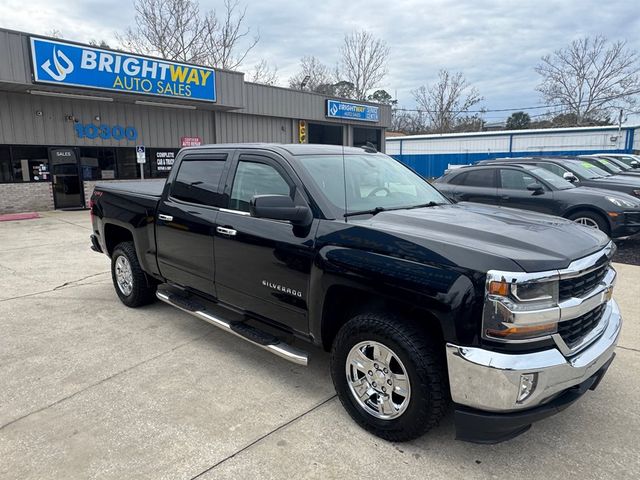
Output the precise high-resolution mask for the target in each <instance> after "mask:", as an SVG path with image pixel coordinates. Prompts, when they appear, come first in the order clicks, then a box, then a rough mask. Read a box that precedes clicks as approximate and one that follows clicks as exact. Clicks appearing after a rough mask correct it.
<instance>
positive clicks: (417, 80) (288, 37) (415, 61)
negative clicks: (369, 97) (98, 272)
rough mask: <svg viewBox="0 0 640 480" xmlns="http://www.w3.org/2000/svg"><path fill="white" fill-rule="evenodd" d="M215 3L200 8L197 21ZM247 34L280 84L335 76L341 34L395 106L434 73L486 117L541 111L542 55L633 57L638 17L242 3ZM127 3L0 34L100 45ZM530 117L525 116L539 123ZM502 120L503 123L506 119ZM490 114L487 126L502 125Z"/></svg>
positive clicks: (453, 4) (575, 11)
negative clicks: (381, 64) (456, 79)
mask: <svg viewBox="0 0 640 480" xmlns="http://www.w3.org/2000/svg"><path fill="white" fill-rule="evenodd" d="M221 3H222V2H221V1H219V0H218V1H215V0H201V1H200V6H201V11H206V10H209V9H211V8H215V7H219V6H220V4H221ZM246 4H247V25H248V26H250V27H252V29H254V30H256V31H259V33H260V37H261V40H260V43H259V44H258V46H257V47H256V48H255V49H254V51H253V52H252V54H251V55H250V57H249V58H248V59H247V61H246V64H245V68H243V69H241V70H244V71H248V70H249V69H250V67H251V65H252V64H253V63H256V62H257V61H259V60H260V59H261V58H264V59H266V60H267V61H268V62H269V63H270V64H272V65H277V67H278V72H279V78H280V84H282V85H286V84H287V79H288V78H289V76H291V75H292V74H293V73H295V71H296V70H297V64H298V61H299V58H300V57H302V56H304V55H315V56H317V57H318V58H320V59H321V60H322V61H323V62H325V63H326V64H328V65H330V66H333V65H335V63H336V62H337V61H338V57H339V48H340V45H341V43H342V40H343V35H344V33H345V32H349V31H352V30H355V29H366V30H369V31H370V32H372V33H374V34H375V35H376V36H378V37H380V38H382V39H384V40H385V41H386V42H387V44H388V45H389V47H390V49H391V57H390V60H389V74H388V76H387V78H386V79H385V80H384V81H383V83H382V84H381V85H380V87H381V88H384V89H386V90H387V91H389V93H391V95H392V96H396V95H397V98H398V100H399V104H400V106H404V107H407V108H413V107H414V106H415V103H414V101H413V98H412V95H411V90H412V89H415V88H416V87H418V86H420V85H423V84H428V83H430V82H432V81H433V80H434V78H435V77H436V75H437V72H438V70H439V69H442V68H446V69H449V70H452V71H461V72H463V73H464V74H465V75H466V77H467V79H468V80H469V82H470V83H471V84H473V85H474V86H476V87H477V88H478V90H479V91H480V93H481V95H483V96H484V97H485V100H484V102H483V103H482V105H483V106H485V107H486V108H489V109H498V108H514V109H517V107H524V106H530V105H539V104H541V103H542V100H541V98H540V97H539V95H538V94H537V92H536V91H535V86H536V84H537V83H538V78H537V74H536V73H535V72H534V70H533V68H534V66H535V65H536V63H537V61H538V59H539V58H540V57H541V56H542V55H544V54H545V53H549V52H552V51H553V50H555V49H557V48H560V47H563V46H564V45H566V44H567V43H569V42H570V41H571V40H573V39H576V38H579V37H581V36H585V35H596V34H603V35H605V36H607V37H608V38H610V39H616V40H617V39H626V40H627V41H628V42H629V45H630V46H631V47H632V48H634V49H638V50H640V35H639V32H640V15H639V14H638V9H637V7H638V5H637V3H636V2H633V1H631V0H626V1H623V0H609V1H608V2H602V1H593V0H563V1H557V0H556V1H553V0H537V1H498V0H495V1H489V0H473V1H472V0H457V1H446V0H423V1H411V0H395V1H389V0H387V1H378V0H368V1H364V0H351V1H349V0H320V1H318V0H316V1H313V2H309V1H304V0H303V1H298V2H292V1H290V0H289V1H283V0H262V1H254V0H246ZM133 15H134V13H133V8H132V1H131V0H112V1H110V2H104V0H100V1H97V0H89V1H84V0H83V1H80V2H78V1H72V0H55V1H51V0H47V1H43V0H29V1H25V0H3V1H2V2H1V3H0V26H2V27H5V28H11V29H16V30H24V31H27V32H33V33H41V34H44V33H47V32H50V31H51V30H52V29H57V30H60V32H61V33H62V36H63V38H66V39H71V40H76V41H80V42H87V41H89V40H90V39H104V40H106V41H107V43H109V44H110V45H111V46H116V45H117V42H116V40H115V33H116V32H118V31H122V30H123V29H124V27H125V26H126V25H129V24H132V22H133ZM539 112H540V111H532V112H531V113H532V114H533V113H539ZM507 115H508V114H507ZM507 115H505V114H499V113H488V114H487V115H486V119H487V120H488V121H494V120H499V119H502V118H504V117H505V116H507Z"/></svg>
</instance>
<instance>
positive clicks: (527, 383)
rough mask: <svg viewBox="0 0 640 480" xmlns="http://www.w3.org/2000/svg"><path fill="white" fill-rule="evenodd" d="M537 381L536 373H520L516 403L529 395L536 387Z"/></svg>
mask: <svg viewBox="0 0 640 480" xmlns="http://www.w3.org/2000/svg"><path fill="white" fill-rule="evenodd" d="M537 383H538V374H537V373H525V374H524V375H520V390H519V391H518V399H517V400H516V403H522V402H524V401H525V400H526V399H527V398H529V397H530V396H531V394H532V393H533V391H534V390H535V389H536V384H537Z"/></svg>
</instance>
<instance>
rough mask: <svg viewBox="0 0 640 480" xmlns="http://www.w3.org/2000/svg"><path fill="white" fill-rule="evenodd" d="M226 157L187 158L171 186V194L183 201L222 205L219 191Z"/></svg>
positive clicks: (212, 205) (215, 205)
mask: <svg viewBox="0 0 640 480" xmlns="http://www.w3.org/2000/svg"><path fill="white" fill-rule="evenodd" d="M225 159H226V156H225V157H219V158H185V159H183V160H182V163H181V164H180V169H179V170H178V175H177V176H176V178H175V180H174V181H173V185H172V186H171V196H172V197H173V198H175V199H176V200H182V201H183V202H189V203H197V204H200V205H208V206H211V207H221V206H222V203H221V202H222V195H221V193H220V191H219V186H220V178H221V177H222V171H223V170H224V163H225Z"/></svg>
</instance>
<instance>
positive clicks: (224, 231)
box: [216, 227, 238, 237]
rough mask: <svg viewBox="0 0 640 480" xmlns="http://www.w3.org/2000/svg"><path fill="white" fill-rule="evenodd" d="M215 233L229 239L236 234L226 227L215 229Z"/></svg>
mask: <svg viewBox="0 0 640 480" xmlns="http://www.w3.org/2000/svg"><path fill="white" fill-rule="evenodd" d="M216 232H218V233H221V234H222V235H229V236H230V237H235V236H236V234H237V233H238V232H237V231H236V230H234V229H233V228H226V227H216Z"/></svg>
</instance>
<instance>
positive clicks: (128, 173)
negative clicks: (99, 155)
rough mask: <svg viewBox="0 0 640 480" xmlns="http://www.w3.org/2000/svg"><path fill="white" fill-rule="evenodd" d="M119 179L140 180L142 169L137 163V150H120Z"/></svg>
mask: <svg viewBox="0 0 640 480" xmlns="http://www.w3.org/2000/svg"><path fill="white" fill-rule="evenodd" d="M117 158H118V178H122V179H129V178H140V167H139V166H138V162H137V161H136V149H135V148H118V149H117Z"/></svg>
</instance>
